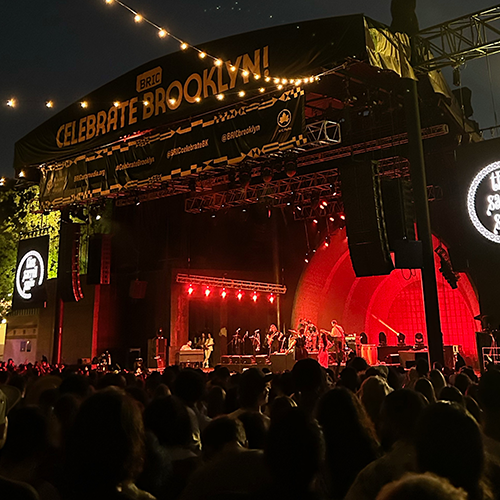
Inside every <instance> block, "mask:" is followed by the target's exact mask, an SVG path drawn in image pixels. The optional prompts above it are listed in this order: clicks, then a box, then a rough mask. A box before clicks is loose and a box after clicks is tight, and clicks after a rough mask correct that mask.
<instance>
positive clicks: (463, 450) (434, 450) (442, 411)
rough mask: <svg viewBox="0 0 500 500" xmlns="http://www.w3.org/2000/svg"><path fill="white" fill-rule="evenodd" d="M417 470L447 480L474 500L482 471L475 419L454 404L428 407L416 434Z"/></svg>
mask: <svg viewBox="0 0 500 500" xmlns="http://www.w3.org/2000/svg"><path fill="white" fill-rule="evenodd" d="M415 448H416V451H417V463H418V467H419V469H420V471H422V472H432V473H434V474H437V475H439V476H441V477H445V478H447V479H448V480H449V481H450V482H451V483H452V484H453V485H454V486H456V487H459V488H463V489H464V490H466V491H467V492H468V493H469V495H470V498H471V499H472V498H476V497H477V493H478V491H479V488H480V486H479V485H480V480H481V477H482V474H483V469H484V449H483V440H482V436H481V431H480V429H479V426H478V425H477V423H476V421H475V420H474V418H473V417H472V416H471V415H470V414H469V413H468V412H467V411H466V410H465V409H464V408H463V407H461V406H459V405H458V404H456V403H449V402H445V401H441V402H438V403H436V404H433V405H430V406H428V407H427V408H426V409H425V410H424V411H423V412H422V416H421V418H420V420H419V422H418V424H417V429H416V434H415Z"/></svg>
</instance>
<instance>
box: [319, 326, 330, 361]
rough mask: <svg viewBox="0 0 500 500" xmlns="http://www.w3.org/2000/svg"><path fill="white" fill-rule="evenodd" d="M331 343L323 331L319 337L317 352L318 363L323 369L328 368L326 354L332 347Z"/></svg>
mask: <svg viewBox="0 0 500 500" xmlns="http://www.w3.org/2000/svg"><path fill="white" fill-rule="evenodd" d="M332 345H333V343H332V342H330V341H329V340H328V335H327V334H326V333H325V332H324V331H323V332H321V333H320V335H319V352H318V363H319V364H320V365H321V366H322V367H323V368H328V366H329V362H328V354H329V349H330V347H332Z"/></svg>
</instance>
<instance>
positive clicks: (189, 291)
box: [188, 285, 194, 295]
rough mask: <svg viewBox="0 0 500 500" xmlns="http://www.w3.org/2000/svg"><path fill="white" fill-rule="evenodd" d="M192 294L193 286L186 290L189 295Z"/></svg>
mask: <svg viewBox="0 0 500 500" xmlns="http://www.w3.org/2000/svg"><path fill="white" fill-rule="evenodd" d="M193 292H194V288H193V285H189V288H188V293H189V295H192V293H193Z"/></svg>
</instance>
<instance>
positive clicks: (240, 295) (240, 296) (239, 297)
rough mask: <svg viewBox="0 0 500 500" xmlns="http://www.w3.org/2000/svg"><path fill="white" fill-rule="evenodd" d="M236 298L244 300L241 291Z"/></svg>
mask: <svg viewBox="0 0 500 500" xmlns="http://www.w3.org/2000/svg"><path fill="white" fill-rule="evenodd" d="M236 297H237V298H238V300H241V299H242V298H243V292H242V291H241V290H239V291H238V293H237V295H236Z"/></svg>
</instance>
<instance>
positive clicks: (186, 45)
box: [181, 42, 188, 50]
mask: <svg viewBox="0 0 500 500" xmlns="http://www.w3.org/2000/svg"><path fill="white" fill-rule="evenodd" d="M187 48H188V44H187V43H186V42H182V43H181V50H186V49H187Z"/></svg>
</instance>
